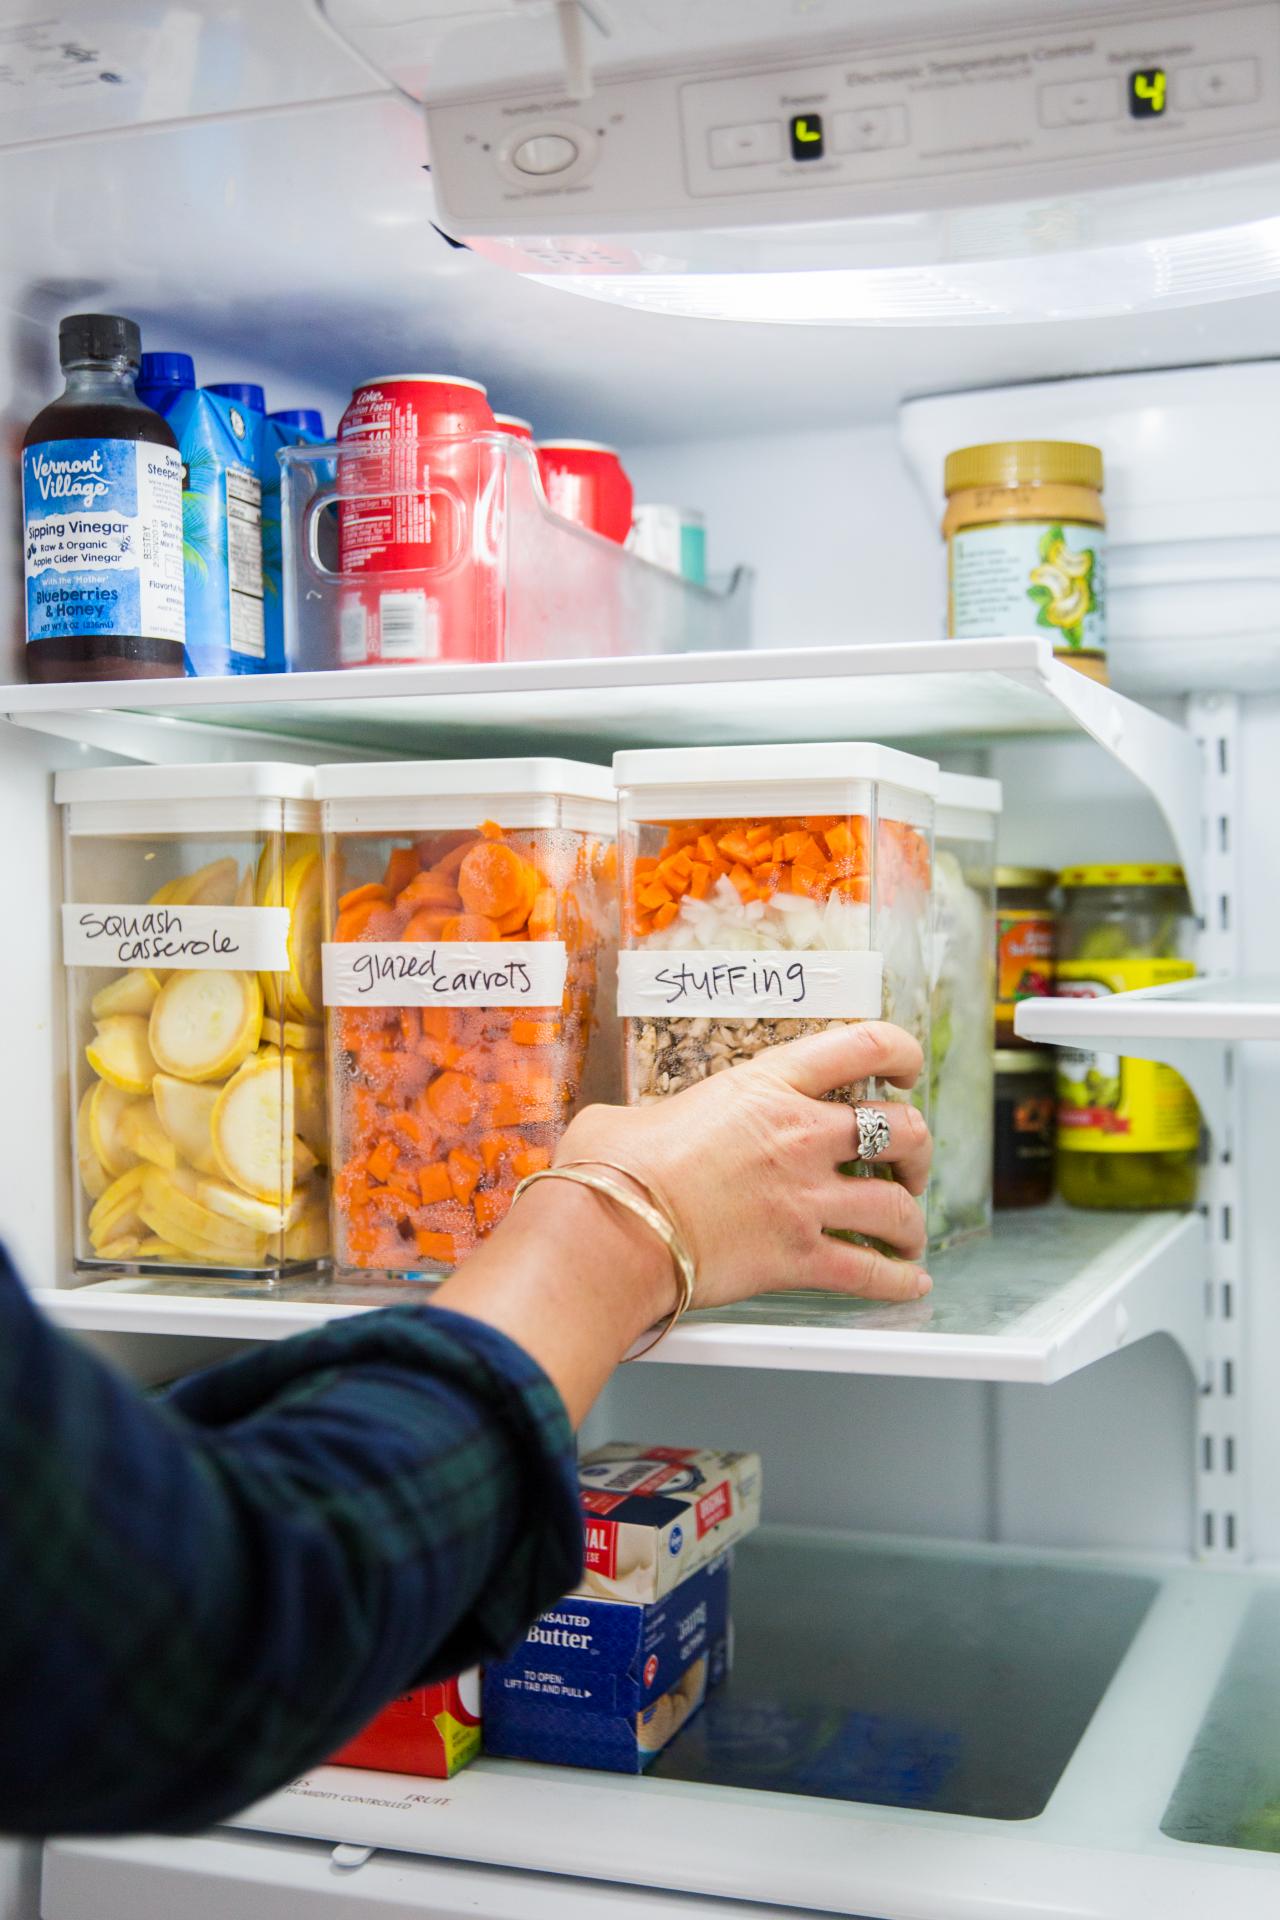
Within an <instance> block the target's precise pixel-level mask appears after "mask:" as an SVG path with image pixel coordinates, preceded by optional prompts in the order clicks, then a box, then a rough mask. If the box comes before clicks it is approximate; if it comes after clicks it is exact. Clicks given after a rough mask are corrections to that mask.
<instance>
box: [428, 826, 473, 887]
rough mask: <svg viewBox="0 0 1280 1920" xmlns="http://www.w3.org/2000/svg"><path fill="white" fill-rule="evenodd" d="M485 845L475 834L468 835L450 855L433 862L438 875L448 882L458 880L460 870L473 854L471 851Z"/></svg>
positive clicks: (451, 850) (452, 848)
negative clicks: (467, 858) (440, 874)
mask: <svg viewBox="0 0 1280 1920" xmlns="http://www.w3.org/2000/svg"><path fill="white" fill-rule="evenodd" d="M483 844H484V843H483V841H480V840H477V839H476V837H475V835H474V834H468V835H467V836H466V838H465V839H463V840H460V841H459V842H458V844H457V846H455V847H451V848H450V850H449V852H448V853H446V854H443V855H442V856H441V857H440V858H439V859H437V860H433V861H432V865H433V866H434V868H435V870H436V872H437V873H442V874H443V875H444V876H445V878H446V880H456V879H457V877H458V869H459V868H460V867H461V865H462V863H463V861H464V860H465V859H466V857H467V855H468V854H469V853H470V852H471V849H472V848H473V847H479V846H482V845H483Z"/></svg>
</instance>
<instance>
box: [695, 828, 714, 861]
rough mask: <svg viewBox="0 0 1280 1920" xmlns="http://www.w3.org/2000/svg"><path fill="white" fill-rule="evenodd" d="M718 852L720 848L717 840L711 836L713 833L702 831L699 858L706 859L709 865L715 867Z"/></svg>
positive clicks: (699, 840)
mask: <svg viewBox="0 0 1280 1920" xmlns="http://www.w3.org/2000/svg"><path fill="white" fill-rule="evenodd" d="M717 852H718V848H717V846H716V843H715V841H714V840H713V839H712V838H711V835H710V834H709V833H700V834H699V835H698V858H699V860H702V861H705V863H706V864H707V866H709V867H714V865H715V864H716V854H717Z"/></svg>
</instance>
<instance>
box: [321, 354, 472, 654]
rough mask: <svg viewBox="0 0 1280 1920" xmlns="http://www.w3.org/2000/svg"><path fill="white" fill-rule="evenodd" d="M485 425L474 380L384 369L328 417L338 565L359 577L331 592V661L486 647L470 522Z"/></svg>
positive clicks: (455, 652) (458, 652)
mask: <svg viewBox="0 0 1280 1920" xmlns="http://www.w3.org/2000/svg"><path fill="white" fill-rule="evenodd" d="M493 432H494V418H493V413H492V411H491V409H490V406H489V402H488V400H487V398H486V397H485V390H484V388H483V387H482V386H481V385H480V383H479V381H477V380H465V379H463V378H462V377H461V376H460V375H457V374H437V373H400V374H390V375H386V376H384V377H383V378H382V379H379V380H367V381H364V382H363V383H362V384H361V385H360V386H358V387H357V388H356V389H355V391H354V392H353V394H352V396H351V403H350V405H349V406H348V408H347V410H346V412H345V413H344V414H343V416H342V421H341V424H340V426H339V428H338V438H339V440H340V441H341V442H343V443H344V451H343V452H342V453H341V454H339V456H338V466H339V473H338V488H339V509H338V565H339V570H340V572H342V573H343V574H348V575H358V576H362V580H363V584H362V585H361V586H360V587H359V588H358V589H351V590H349V591H345V592H344V593H343V595H342V605H341V610H340V614H339V634H338V651H339V658H340V663H341V665H342V666H344V667H363V666H377V665H401V666H403V665H409V664H413V663H420V662H424V661H430V660H476V659H485V658H490V657H492V654H493V651H494V648H495V646H496V644H497V637H496V635H495V633H494V632H493V631H491V629H492V627H493V621H494V604H495V602H494V582H493V580H491V579H490V578H488V575H489V574H490V573H492V570H493V569H492V564H491V561H489V560H488V559H486V556H485V553H484V551H483V548H484V545H485V542H484V541H483V540H482V538H481V534H480V522H481V520H482V518H483V517H484V515H485V511H486V502H487V496H488V494H490V493H492V491H493V485H494V481H493V476H492V474H491V473H490V472H489V468H490V467H491V466H492V465H493V462H494V458H495V456H494V452H493V443H492V442H486V441H484V440H483V439H481V438H479V436H482V435H486V434H487V435H492V434H493ZM348 447H349V449H350V451H349V452H348V451H346V449H347V448H348ZM384 488H385V489H386V491H385V492H383V491H381V489H384Z"/></svg>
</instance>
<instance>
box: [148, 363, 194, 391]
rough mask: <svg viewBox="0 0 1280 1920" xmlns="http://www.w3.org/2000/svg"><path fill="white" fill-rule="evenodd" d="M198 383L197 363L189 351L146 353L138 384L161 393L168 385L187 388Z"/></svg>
mask: <svg viewBox="0 0 1280 1920" xmlns="http://www.w3.org/2000/svg"><path fill="white" fill-rule="evenodd" d="M195 383H196V363H195V361H194V360H193V359H192V358H191V355H190V354H189V353H144V354H143V356H142V366H141V368H140V369H139V372H138V385H139V386H140V387H150V388H152V389H153V390H154V391H155V392H157V393H159V392H160V391H161V390H162V389H164V388H166V387H173V388H176V389H185V388H187V387H194V386H195Z"/></svg>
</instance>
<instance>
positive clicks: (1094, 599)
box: [949, 520, 1107, 658]
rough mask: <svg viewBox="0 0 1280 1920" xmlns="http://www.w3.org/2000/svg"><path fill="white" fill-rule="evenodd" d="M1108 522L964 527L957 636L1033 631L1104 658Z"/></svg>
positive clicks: (956, 551) (954, 574)
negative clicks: (1101, 524)
mask: <svg viewBox="0 0 1280 1920" xmlns="http://www.w3.org/2000/svg"><path fill="white" fill-rule="evenodd" d="M1106 542H1107V536H1106V533H1105V531H1104V529H1103V528H1101V527H1093V526H1085V525H1083V524H1080V523H1077V522H1073V521H1062V520H1001V521H999V522H997V523H996V524H995V525H993V526H989V527H963V528H961V529H960V530H959V531H958V532H956V533H953V534H952V536H951V543H950V556H949V571H950V582H951V634H952V638H953V639H957V640H969V639H978V638H985V637H987V636H989V635H991V634H1002V635H1004V634H1020V635H1026V634H1032V635H1039V636H1040V637H1041V638H1047V639H1050V640H1052V641H1053V644H1054V647H1055V649H1056V650H1057V651H1058V652H1059V653H1082V654H1091V655H1093V656H1094V657H1096V658H1105V656H1106V651H1107V618H1106V580H1105V575H1106Z"/></svg>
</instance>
